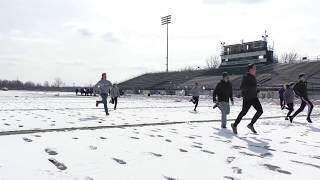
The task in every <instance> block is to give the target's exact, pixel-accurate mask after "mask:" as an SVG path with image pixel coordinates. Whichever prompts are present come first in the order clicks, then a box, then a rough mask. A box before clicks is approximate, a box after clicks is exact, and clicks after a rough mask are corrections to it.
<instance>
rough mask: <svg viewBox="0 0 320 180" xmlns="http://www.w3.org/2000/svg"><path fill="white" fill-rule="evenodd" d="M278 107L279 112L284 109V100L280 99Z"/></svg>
mask: <svg viewBox="0 0 320 180" xmlns="http://www.w3.org/2000/svg"><path fill="white" fill-rule="evenodd" d="M280 107H281V110H282V109H283V108H284V100H283V98H280Z"/></svg>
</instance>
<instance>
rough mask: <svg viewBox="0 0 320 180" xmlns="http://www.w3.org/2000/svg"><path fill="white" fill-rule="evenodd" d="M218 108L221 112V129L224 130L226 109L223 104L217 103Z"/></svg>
mask: <svg viewBox="0 0 320 180" xmlns="http://www.w3.org/2000/svg"><path fill="white" fill-rule="evenodd" d="M218 108H219V109H220V111H221V128H226V125H227V123H226V121H227V113H226V107H225V103H224V102H219V104H218Z"/></svg>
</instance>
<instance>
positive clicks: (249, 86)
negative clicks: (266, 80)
mask: <svg viewBox="0 0 320 180" xmlns="http://www.w3.org/2000/svg"><path fill="white" fill-rule="evenodd" d="M256 71H257V69H256V65H254V64H249V65H248V72H247V73H246V74H245V75H244V76H243V78H242V82H241V86H240V89H241V93H242V97H243V104H242V110H241V112H240V113H239V115H238V117H237V119H236V121H235V122H234V123H233V124H231V127H232V130H233V133H234V134H237V133H238V131H237V126H238V124H239V123H240V121H241V119H242V118H243V117H244V116H245V115H246V114H247V112H248V111H249V109H250V107H251V106H253V107H254V108H255V109H256V110H257V112H256V114H255V115H254V116H253V118H252V120H251V122H250V124H248V125H247V127H248V128H249V129H250V130H251V131H252V132H253V133H255V134H256V133H257V131H256V130H255V129H254V127H253V125H254V123H255V122H256V121H257V120H258V119H259V117H260V116H261V115H262V113H263V110H262V106H261V103H260V101H259V99H258V90H257V80H256Z"/></svg>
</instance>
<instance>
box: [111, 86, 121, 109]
mask: <svg viewBox="0 0 320 180" xmlns="http://www.w3.org/2000/svg"><path fill="white" fill-rule="evenodd" d="M110 96H111V102H112V104H114V110H116V109H117V104H118V97H120V91H119V88H118V86H117V84H116V83H114V84H113V85H112V88H111V90H110Z"/></svg>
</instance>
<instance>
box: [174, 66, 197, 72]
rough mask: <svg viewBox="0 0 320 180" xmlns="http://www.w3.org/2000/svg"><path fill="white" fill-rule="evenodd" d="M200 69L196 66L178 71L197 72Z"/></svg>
mask: <svg viewBox="0 0 320 180" xmlns="http://www.w3.org/2000/svg"><path fill="white" fill-rule="evenodd" d="M199 68H200V67H198V66H196V67H193V66H186V67H184V68H181V69H180V70H178V71H180V72H181V71H195V70H197V69H199Z"/></svg>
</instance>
